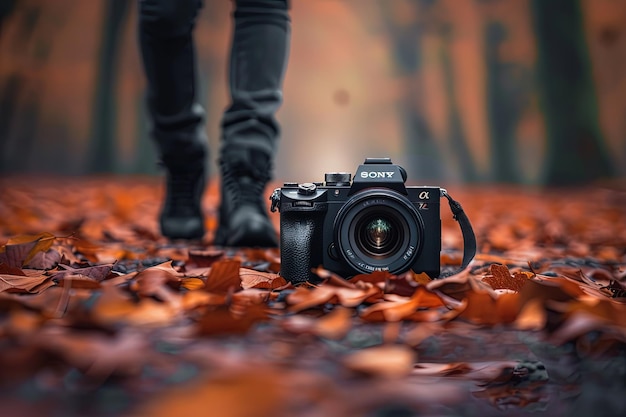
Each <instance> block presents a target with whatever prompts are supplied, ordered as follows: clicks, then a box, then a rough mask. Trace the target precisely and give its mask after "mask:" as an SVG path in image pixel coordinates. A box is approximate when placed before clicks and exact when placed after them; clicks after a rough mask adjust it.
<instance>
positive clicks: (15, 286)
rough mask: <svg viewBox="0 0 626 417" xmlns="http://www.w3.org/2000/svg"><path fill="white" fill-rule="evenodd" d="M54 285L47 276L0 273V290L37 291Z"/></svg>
mask: <svg viewBox="0 0 626 417" xmlns="http://www.w3.org/2000/svg"><path fill="white" fill-rule="evenodd" d="M52 286H54V282H52V280H51V279H50V277H49V276H46V275H40V276H36V277H27V276H24V275H6V274H2V275H0V292H4V291H7V292H21V293H38V292H41V291H43V290H45V289H46V288H49V287H52Z"/></svg>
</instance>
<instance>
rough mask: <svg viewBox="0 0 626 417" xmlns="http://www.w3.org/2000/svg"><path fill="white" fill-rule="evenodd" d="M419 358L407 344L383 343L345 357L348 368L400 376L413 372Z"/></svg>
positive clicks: (378, 374) (365, 372) (386, 375)
mask: <svg viewBox="0 0 626 417" xmlns="http://www.w3.org/2000/svg"><path fill="white" fill-rule="evenodd" d="M416 359H417V355H416V354H415V352H414V351H413V350H412V349H411V348H409V347H408V346H406V345H382V346H376V347H371V348H366V349H361V350H358V351H356V352H353V353H350V354H348V355H346V356H345V357H343V359H342V362H343V364H344V366H346V368H348V369H350V370H352V371H355V372H358V373H362V374H366V375H372V376H378V377H383V378H400V377H403V376H406V375H408V374H410V373H411V371H412V370H413V364H414V363H415V361H416Z"/></svg>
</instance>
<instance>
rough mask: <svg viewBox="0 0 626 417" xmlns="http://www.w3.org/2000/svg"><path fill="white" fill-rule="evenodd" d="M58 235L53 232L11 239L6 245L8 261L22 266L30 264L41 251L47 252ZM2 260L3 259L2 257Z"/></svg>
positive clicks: (0, 259)
mask: <svg viewBox="0 0 626 417" xmlns="http://www.w3.org/2000/svg"><path fill="white" fill-rule="evenodd" d="M55 239H56V236H54V235H53V234H51V233H47V232H44V233H39V234H37V235H20V236H15V237H13V238H11V239H9V240H8V241H7V243H6V245H5V248H4V249H5V250H4V252H5V256H6V263H8V264H9V265H11V266H13V267H16V268H21V267H22V266H24V265H26V264H28V263H29V262H30V260H31V259H33V257H34V256H35V255H37V254H38V253H39V252H46V251H48V250H49V249H50V248H51V247H52V244H53V243H54V240H55ZM0 261H3V260H2V258H0Z"/></svg>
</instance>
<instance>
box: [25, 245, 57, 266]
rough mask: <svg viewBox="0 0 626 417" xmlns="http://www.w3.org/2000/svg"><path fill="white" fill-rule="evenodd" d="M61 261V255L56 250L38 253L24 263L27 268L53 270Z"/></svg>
mask: <svg viewBox="0 0 626 417" xmlns="http://www.w3.org/2000/svg"><path fill="white" fill-rule="evenodd" d="M60 261H61V254H60V253H59V251H57V250H55V249H50V250H47V251H45V252H44V251H39V252H36V253H35V254H34V255H33V256H32V257H30V259H29V260H25V261H24V267H25V268H33V269H52V268H54V267H56V266H57V265H58V264H59V262H60Z"/></svg>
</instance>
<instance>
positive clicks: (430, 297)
mask: <svg viewBox="0 0 626 417" xmlns="http://www.w3.org/2000/svg"><path fill="white" fill-rule="evenodd" d="M444 306H445V303H444V302H443V300H442V299H441V297H439V296H438V295H437V294H435V293H433V292H432V291H430V290H428V289H427V288H426V287H424V286H423V285H421V286H419V287H417V290H416V291H415V292H414V293H413V296H412V297H411V298H409V299H406V301H404V300H402V301H395V302H379V303H377V304H374V305H373V306H371V307H367V308H365V309H363V310H362V311H361V318H362V319H363V320H366V321H370V322H379V321H390V322H393V321H400V320H408V319H417V320H428V321H430V320H432V319H434V318H435V317H438V313H436V312H434V311H433V312H428V313H426V314H416V313H418V309H420V308H437V307H444Z"/></svg>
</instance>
